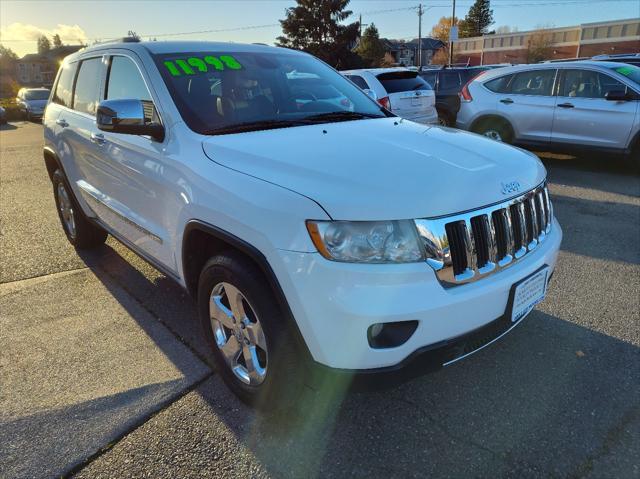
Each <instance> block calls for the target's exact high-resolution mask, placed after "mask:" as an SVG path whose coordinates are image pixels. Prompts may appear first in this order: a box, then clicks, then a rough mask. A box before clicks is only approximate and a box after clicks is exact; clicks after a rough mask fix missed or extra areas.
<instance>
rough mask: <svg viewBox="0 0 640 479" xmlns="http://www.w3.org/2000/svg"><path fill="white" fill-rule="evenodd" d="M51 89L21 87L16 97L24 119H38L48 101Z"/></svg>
mask: <svg viewBox="0 0 640 479" xmlns="http://www.w3.org/2000/svg"><path fill="white" fill-rule="evenodd" d="M50 94H51V91H50V90H48V89H47V88H21V89H20V91H18V96H17V97H16V103H17V104H18V108H19V109H20V111H21V112H22V115H23V116H24V118H25V119H27V120H29V121H31V120H40V119H41V118H42V115H43V114H44V109H45V108H46V107H47V103H48V102H49V95H50Z"/></svg>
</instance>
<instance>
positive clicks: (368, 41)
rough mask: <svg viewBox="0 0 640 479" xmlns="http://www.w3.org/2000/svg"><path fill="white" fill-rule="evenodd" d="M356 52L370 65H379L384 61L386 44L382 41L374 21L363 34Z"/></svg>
mask: <svg viewBox="0 0 640 479" xmlns="http://www.w3.org/2000/svg"><path fill="white" fill-rule="evenodd" d="M356 52H357V53H358V55H360V56H361V57H362V58H363V60H364V61H366V62H367V63H369V66H379V65H380V63H381V62H382V59H383V58H384V54H385V51H384V45H383V44H382V42H381V41H380V35H379V34H378V29H377V28H376V26H375V25H374V24H373V23H372V24H371V25H369V26H368V27H367V28H366V30H365V31H364V33H363V34H362V38H361V39H360V44H359V45H358V48H357V49H356Z"/></svg>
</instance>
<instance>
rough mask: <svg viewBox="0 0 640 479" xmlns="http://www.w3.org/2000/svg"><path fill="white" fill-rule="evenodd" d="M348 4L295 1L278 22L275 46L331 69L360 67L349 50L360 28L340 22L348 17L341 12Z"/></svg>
mask: <svg viewBox="0 0 640 479" xmlns="http://www.w3.org/2000/svg"><path fill="white" fill-rule="evenodd" d="M348 4H349V0H297V5H296V6H295V7H291V8H288V9H287V14H286V15H287V17H286V18H285V19H284V20H280V24H281V25H282V33H283V35H282V36H279V37H278V38H277V42H276V43H277V45H279V46H282V47H287V48H295V49H297V50H304V51H306V52H308V53H311V54H312V55H315V56H317V57H318V58H321V59H322V60H324V61H325V62H327V63H329V64H330V65H332V66H334V67H335V68H342V69H347V68H355V67H359V66H361V65H362V60H361V59H360V57H359V56H358V55H357V54H356V53H354V52H352V51H351V49H352V48H353V45H354V44H355V42H356V39H357V38H358V31H359V28H360V25H359V24H358V22H354V23H349V24H346V25H345V24H342V23H340V22H343V21H344V20H346V19H347V18H348V17H349V16H351V14H352V12H351V11H350V10H345V9H346V7H347V5H348Z"/></svg>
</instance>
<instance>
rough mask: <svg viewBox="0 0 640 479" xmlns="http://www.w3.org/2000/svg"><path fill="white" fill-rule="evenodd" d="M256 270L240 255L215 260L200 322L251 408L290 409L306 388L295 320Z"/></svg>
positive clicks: (201, 298) (222, 369)
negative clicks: (278, 301) (293, 322)
mask: <svg viewBox="0 0 640 479" xmlns="http://www.w3.org/2000/svg"><path fill="white" fill-rule="evenodd" d="M266 284H267V283H266V281H265V280H264V277H263V275H262V273H261V272H260V270H258V269H257V268H256V266H255V265H254V264H253V263H252V262H251V261H249V260H248V259H246V258H245V257H243V256H242V255H239V254H236V253H235V252H228V253H225V254H221V255H218V256H214V257H213V258H211V259H210V260H209V261H208V262H207V263H206V265H205V266H204V268H203V270H202V272H201V274H200V280H199V286H198V310H199V316H200V322H201V325H202V328H203V331H204V334H205V337H206V339H207V342H208V344H209V346H210V348H211V350H212V353H213V358H214V361H215V365H216V369H217V371H218V373H219V374H220V375H221V377H222V379H223V380H224V381H225V383H226V384H227V386H228V387H229V388H230V389H231V390H232V391H233V392H234V393H235V394H236V395H237V396H238V397H239V398H240V399H241V400H242V401H244V402H245V403H247V404H249V405H251V406H254V407H257V408H259V409H263V410H274V409H281V408H287V407H290V406H291V405H292V404H293V402H294V401H295V400H296V399H297V398H298V397H299V394H300V391H301V389H302V387H303V386H304V382H303V377H304V372H303V370H304V360H303V356H302V354H301V353H300V352H299V347H298V346H297V344H296V341H295V338H294V334H293V331H292V325H291V324H290V320H289V319H288V318H286V317H285V315H284V314H283V312H282V310H281V308H280V307H279V305H278V303H277V301H276V300H275V297H274V295H273V293H272V292H271V289H270V288H269V287H268V286H265V285H266Z"/></svg>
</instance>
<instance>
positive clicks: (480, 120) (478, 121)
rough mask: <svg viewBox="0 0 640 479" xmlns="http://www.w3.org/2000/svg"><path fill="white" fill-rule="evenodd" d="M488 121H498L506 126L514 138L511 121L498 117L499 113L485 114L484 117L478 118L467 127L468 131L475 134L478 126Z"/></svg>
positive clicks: (514, 132)
mask: <svg viewBox="0 0 640 479" xmlns="http://www.w3.org/2000/svg"><path fill="white" fill-rule="evenodd" d="M488 120H493V121H500V122H502V123H504V124H506V125H507V126H508V127H509V128H510V129H511V132H512V133H513V134H514V136H515V134H516V129H515V128H514V127H513V124H512V123H511V121H509V119H508V118H506V117H504V116H503V115H500V114H499V113H487V114H485V115H482V116H479V117H478V118H476V119H475V120H473V123H471V126H470V127H469V131H473V132H475V130H476V128H477V127H478V125H480V124H481V123H483V122H485V121H488Z"/></svg>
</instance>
